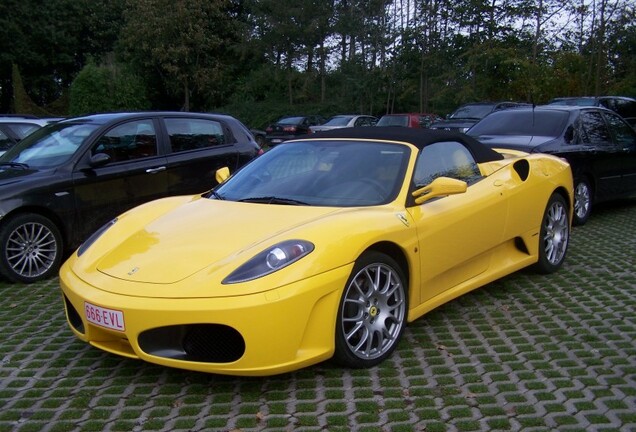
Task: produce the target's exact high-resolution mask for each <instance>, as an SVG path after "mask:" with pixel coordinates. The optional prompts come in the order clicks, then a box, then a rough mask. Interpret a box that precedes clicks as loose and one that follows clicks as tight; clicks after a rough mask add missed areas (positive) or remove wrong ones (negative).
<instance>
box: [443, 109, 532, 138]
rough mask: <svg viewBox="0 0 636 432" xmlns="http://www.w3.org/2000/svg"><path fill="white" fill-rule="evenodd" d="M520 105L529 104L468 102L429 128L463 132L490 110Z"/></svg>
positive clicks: (490, 111)
mask: <svg viewBox="0 0 636 432" xmlns="http://www.w3.org/2000/svg"><path fill="white" fill-rule="evenodd" d="M520 106H530V104H527V103H522V102H475V103H468V104H465V105H462V106H460V107H459V108H457V109H456V110H455V111H453V112H452V113H451V114H450V115H449V116H447V117H446V119H445V120H439V121H436V122H435V123H433V124H432V125H431V129H444V130H448V131H454V132H462V133H465V132H466V131H467V130H468V129H469V128H470V127H471V126H473V125H474V124H475V123H477V122H478V121H479V120H481V119H483V118H484V117H486V116H487V115H488V114H490V113H492V112H495V111H500V110H503V109H508V108H516V107H520Z"/></svg>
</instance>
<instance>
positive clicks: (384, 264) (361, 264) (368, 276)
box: [334, 252, 408, 368]
mask: <svg viewBox="0 0 636 432" xmlns="http://www.w3.org/2000/svg"><path fill="white" fill-rule="evenodd" d="M405 280H406V279H405V277H404V275H403V272H402V270H401V269H400V267H399V265H398V264H397V263H396V262H395V261H394V260H393V259H392V258H391V257H389V256H387V255H385V254H382V253H379V252H368V253H365V254H363V255H362V256H361V257H360V258H359V259H358V261H357V262H356V265H355V266H354V268H353V271H352V272H351V276H350V277H349V280H348V282H347V286H346V287H345V290H344V293H343V294H342V299H341V300H340V307H339V308H338V319H337V323H336V351H335V354H334V360H336V361H337V362H339V363H340V364H343V365H345V366H348V367H354V368H364V367H371V366H374V365H376V364H378V363H380V362H382V361H383V360H384V359H386V358H387V357H388V356H389V355H391V353H392V352H393V350H395V347H396V346H397V344H398V342H399V340H400V338H401V336H402V332H403V331H404V327H405V326H406V313H407V305H408V298H407V289H406V285H405Z"/></svg>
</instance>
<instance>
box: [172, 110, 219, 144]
mask: <svg viewBox="0 0 636 432" xmlns="http://www.w3.org/2000/svg"><path fill="white" fill-rule="evenodd" d="M166 129H168V135H169V136H170V145H171V147H172V152H182V151H188V150H196V149H202V148H208V147H214V146H218V145H224V144H225V143H226V139H225V134H224V133H223V125H222V124H221V123H219V122H217V121H214V120H205V119H191V118H167V119H166Z"/></svg>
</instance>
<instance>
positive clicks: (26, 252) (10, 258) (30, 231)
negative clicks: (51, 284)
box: [0, 213, 62, 283]
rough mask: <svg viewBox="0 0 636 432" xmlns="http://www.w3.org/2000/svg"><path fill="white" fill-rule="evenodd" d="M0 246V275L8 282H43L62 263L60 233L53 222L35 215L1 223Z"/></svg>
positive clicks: (22, 216) (25, 215) (21, 216)
mask: <svg viewBox="0 0 636 432" xmlns="http://www.w3.org/2000/svg"><path fill="white" fill-rule="evenodd" d="M0 247H1V249H0V250H1V251H2V254H1V256H0V273H2V275H3V276H4V277H6V278H7V279H8V280H9V281H11V282H25V283H31V282H35V281H38V280H41V279H46V278H48V277H50V276H52V275H53V274H54V273H55V272H57V271H58V269H59V267H60V264H61V262H62V237H61V235H60V232H59V230H58V228H57V227H56V226H55V224H54V223H53V222H51V221H50V220H49V219H47V218H45V217H44V216H41V215H38V214H32V213H24V214H19V215H16V216H10V217H9V218H8V219H7V220H6V221H3V223H2V225H1V226H0Z"/></svg>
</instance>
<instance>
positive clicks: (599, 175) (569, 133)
mask: <svg viewBox="0 0 636 432" xmlns="http://www.w3.org/2000/svg"><path fill="white" fill-rule="evenodd" d="M468 135H470V136H473V137H474V138H477V139H478V140H479V141H481V142H482V143H484V144H486V145H487V146H489V147H493V148H500V149H514V150H521V151H525V152H529V153H548V154H552V155H555V156H559V157H562V158H564V159H566V160H567V161H568V162H569V164H570V166H571V167H572V174H573V176H574V220H573V222H574V223H575V224H577V225H581V224H583V223H585V222H586V221H587V218H588V217H589V215H590V212H591V211H592V205H593V204H595V203H599V202H602V201H609V200H613V199H617V198H622V197H626V196H629V195H632V194H634V193H636V131H634V129H632V128H631V127H630V125H629V124H628V123H627V122H626V121H625V120H624V119H623V118H622V117H621V116H619V115H618V114H616V113H615V112H613V111H610V110H608V109H606V108H602V107H593V106H587V107H586V106H564V105H544V106H538V107H529V108H517V109H511V110H503V111H499V112H495V113H492V114H490V115H488V116H487V117H485V118H484V119H483V120H482V121H480V122H479V123H477V124H476V125H475V126H473V127H472V128H471V129H470V130H469V131H468Z"/></svg>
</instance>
